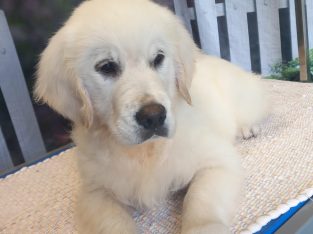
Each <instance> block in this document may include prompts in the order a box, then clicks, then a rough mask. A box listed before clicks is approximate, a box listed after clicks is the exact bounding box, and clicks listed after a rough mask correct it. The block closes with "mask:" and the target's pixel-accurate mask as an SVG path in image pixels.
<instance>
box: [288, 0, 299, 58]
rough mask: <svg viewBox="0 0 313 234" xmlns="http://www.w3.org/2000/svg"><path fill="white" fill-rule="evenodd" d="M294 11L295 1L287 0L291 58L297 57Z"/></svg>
mask: <svg viewBox="0 0 313 234" xmlns="http://www.w3.org/2000/svg"><path fill="white" fill-rule="evenodd" d="M295 11H296V9H295V0H289V14H290V33H291V53H292V58H297V57H299V51H298V38H297V24H296V12H295Z"/></svg>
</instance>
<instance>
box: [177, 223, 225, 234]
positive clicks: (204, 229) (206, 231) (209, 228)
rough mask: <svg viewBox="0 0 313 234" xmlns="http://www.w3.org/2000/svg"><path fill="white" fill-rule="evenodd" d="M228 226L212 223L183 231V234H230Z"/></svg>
mask: <svg viewBox="0 0 313 234" xmlns="http://www.w3.org/2000/svg"><path fill="white" fill-rule="evenodd" d="M230 233H231V232H230V230H229V228H228V227H227V226H225V225H224V224H221V223H210V224H207V225H202V226H196V227H192V228H188V229H187V230H183V231H182V234H230Z"/></svg>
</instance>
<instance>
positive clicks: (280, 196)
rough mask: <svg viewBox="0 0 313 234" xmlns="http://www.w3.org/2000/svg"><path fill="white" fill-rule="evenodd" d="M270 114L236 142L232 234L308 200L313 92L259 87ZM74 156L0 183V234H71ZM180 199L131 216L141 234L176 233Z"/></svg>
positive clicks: (303, 87)
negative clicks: (242, 173) (239, 173)
mask: <svg viewBox="0 0 313 234" xmlns="http://www.w3.org/2000/svg"><path fill="white" fill-rule="evenodd" d="M266 85H267V86H268V90H269V91H270V98H271V103H272V105H273V111H272V114H271V116H269V117H268V119H267V120H266V121H264V123H263V124H262V133H261V135H260V136H259V137H258V138H256V139H251V140H248V141H240V142H238V146H237V147H238V150H239V151H240V152H241V154H242V157H243V165H244V168H245V170H246V181H245V194H244V197H243V198H242V202H241V205H240V208H239V210H238V212H237V215H236V217H235V219H234V222H233V225H232V231H233V232H234V233H240V232H244V233H251V232H254V231H257V230H258V229H260V228H261V227H262V225H264V224H266V223H267V222H268V221H269V220H270V219H271V218H275V217H278V216H279V215H280V214H281V213H284V212H286V211H287V210H288V209H289V208H290V207H292V206H295V205H297V204H298V203H299V202H300V201H302V200H305V199H307V198H308V197H309V196H312V195H313V85H312V84H299V83H290V82H278V81H275V82H274V81H266ZM78 186H79V179H78V176H77V171H76V165H75V149H73V150H69V151H67V152H65V153H63V154H61V155H59V156H56V157H53V158H52V159H48V160H46V161H44V162H42V163H40V164H37V165H35V166H32V167H30V168H26V169H23V170H21V171H19V172H18V173H16V174H14V175H11V176H9V177H7V178H6V179H3V180H0V233H10V234H11V233H12V234H15V233H18V234H20V233H60V234H61V233H62V234H64V233H76V231H75V225H74V219H73V213H74V209H73V207H74V204H75V202H76V193H77V188H78ZM181 201H182V196H181V195H177V196H176V197H175V199H172V200H170V201H169V202H168V204H167V205H166V206H164V207H158V208H156V209H155V210H152V211H149V212H146V213H144V214H140V213H139V212H135V213H134V218H135V220H136V222H137V223H138V227H139V228H140V230H141V233H155V234H163V233H177V232H178V231H179V227H180V212H181Z"/></svg>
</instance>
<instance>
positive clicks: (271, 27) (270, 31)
mask: <svg viewBox="0 0 313 234" xmlns="http://www.w3.org/2000/svg"><path fill="white" fill-rule="evenodd" d="M255 3H256V11H257V18H258V30H259V41H260V54H261V69H262V74H263V75H269V74H270V73H271V66H272V65H273V64H275V63H277V62H280V61H281V59H282V56H281V39H280V26H279V11H278V9H279V2H278V1H272V0H264V1H255Z"/></svg>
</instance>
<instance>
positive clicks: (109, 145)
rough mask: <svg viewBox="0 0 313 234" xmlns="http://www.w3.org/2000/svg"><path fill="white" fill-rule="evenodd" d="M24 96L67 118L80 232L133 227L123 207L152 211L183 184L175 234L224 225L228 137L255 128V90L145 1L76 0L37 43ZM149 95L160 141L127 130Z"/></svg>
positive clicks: (232, 178) (258, 93)
mask: <svg viewBox="0 0 313 234" xmlns="http://www.w3.org/2000/svg"><path fill="white" fill-rule="evenodd" d="M159 50H162V51H163V52H164V54H165V60H164V61H163V63H162V66H161V67H160V68H158V69H154V68H152V67H151V65H149V62H150V61H151V60H153V58H154V57H155V56H156V53H157V52H158V51H159ZM106 58H110V59H113V60H114V61H118V62H119V63H120V64H121V67H122V68H121V69H122V71H121V74H120V75H119V76H118V77H114V78H112V77H106V76H105V75H103V74H100V73H99V72H97V71H96V70H95V65H96V64H97V63H98V62H99V61H101V60H103V59H106ZM35 93H36V95H37V98H38V99H39V100H42V101H44V102H46V103H48V104H49V105H50V106H51V107H52V108H54V109H55V110H56V111H58V112H59V113H61V114H62V115H64V116H65V117H67V118H69V119H70V120H72V121H73V123H74V127H73V132H72V136H73V140H74V142H75V143H76V145H77V150H78V154H79V155H78V161H79V169H80V173H81V177H82V181H83V183H82V189H81V193H80V200H79V202H78V210H77V213H78V221H77V222H78V226H79V231H80V233H83V234H87V233H88V234H89V233H91V234H92V233H108V234H119V233H120V234H124V233H125V234H126V233H136V227H135V224H134V221H133V220H132V218H131V216H130V214H129V211H128V208H129V207H135V208H151V207H153V206H155V205H157V204H158V203H160V202H162V201H164V200H165V199H166V197H167V195H169V194H170V193H171V192H173V191H177V190H179V189H182V188H185V187H187V186H189V187H188V191H187V195H186V197H185V200H184V208H183V225H182V233H184V234H187V233H188V234H191V233H212V234H218V233H228V232H229V229H228V225H229V223H230V220H231V218H232V213H233V211H234V208H235V205H236V204H237V202H238V201H237V199H238V191H239V190H240V183H241V182H240V181H241V167H240V161H239V158H238V155H237V153H236V150H235V148H234V146H233V142H234V138H235V136H236V134H237V132H240V131H241V130H242V131H243V133H244V135H245V137H249V134H250V133H251V134H252V133H253V134H255V133H254V132H255V131H250V129H251V128H252V127H253V125H254V124H256V123H257V122H258V121H260V120H261V118H262V117H263V116H264V114H265V100H264V95H263V91H262V87H261V86H260V84H259V81H258V77H256V76H255V75H253V74H250V73H247V72H244V71H243V70H241V69H240V68H238V67H236V66H234V65H232V64H230V63H228V62H226V61H224V60H221V59H219V58H214V57H210V56H206V55H203V54H201V52H200V51H199V50H198V49H197V48H196V46H195V44H194V43H193V41H192V39H191V37H190V35H189V34H188V33H187V32H186V30H185V29H184V27H183V25H182V24H181V22H180V21H179V20H178V19H177V18H176V17H175V16H174V15H173V14H172V13H171V12H170V11H168V10H166V9H165V8H163V7H160V6H158V5H156V4H154V3H152V2H150V1H148V0H91V1H86V2H84V3H83V4H81V5H80V6H79V7H78V8H77V9H76V10H75V11H74V13H73V15H72V16H71V17H70V19H69V20H68V21H67V22H66V23H65V25H64V26H63V27H62V28H61V29H60V30H59V31H58V32H57V33H56V34H55V36H53V37H52V38H51V40H50V42H49V45H48V47H47V48H46V49H45V51H44V52H43V54H42V57H41V60H40V63H39V68H38V79H37V82H36V87H35ZM149 102H157V103H160V104H162V105H163V106H164V107H165V108H166V110H167V118H166V121H165V125H166V126H167V127H168V129H169V137H168V138H161V137H154V138H153V139H149V140H148V141H144V142H143V141H142V140H141V138H140V136H139V135H138V132H139V131H140V126H138V124H137V123H136V121H135V118H134V115H135V114H136V112H137V111H138V110H139V108H140V107H142V106H143V105H144V104H147V103H149ZM188 103H189V104H188ZM253 129H255V128H253Z"/></svg>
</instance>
